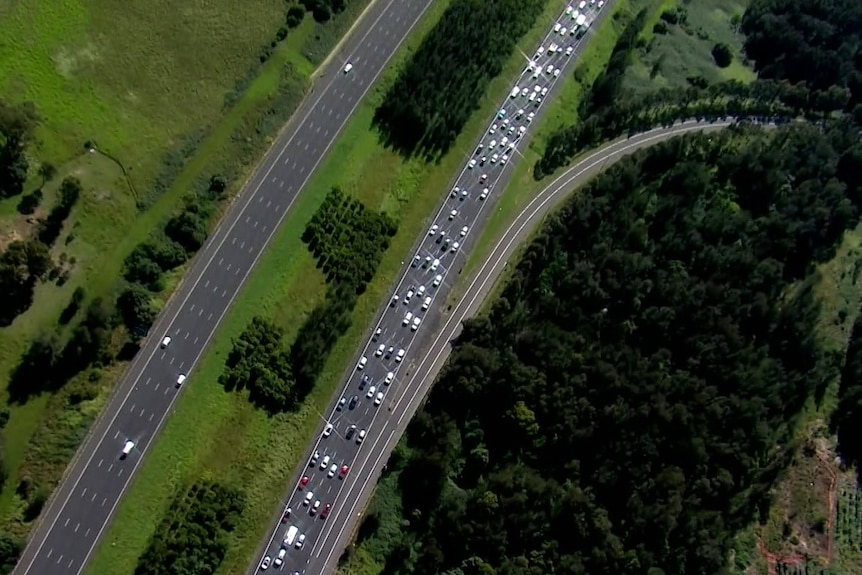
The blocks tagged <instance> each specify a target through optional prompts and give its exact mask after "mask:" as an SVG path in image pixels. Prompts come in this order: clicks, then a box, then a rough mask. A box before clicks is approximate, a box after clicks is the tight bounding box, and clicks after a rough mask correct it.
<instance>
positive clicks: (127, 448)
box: [120, 439, 135, 457]
mask: <svg viewBox="0 0 862 575" xmlns="http://www.w3.org/2000/svg"><path fill="white" fill-rule="evenodd" d="M134 448H135V442H134V441H132V440H131V439H127V440H126V443H124V444H123V452H122V454H121V455H120V457H125V456H127V455H128V454H130V453H131V452H132V449H134Z"/></svg>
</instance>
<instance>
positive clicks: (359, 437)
mask: <svg viewBox="0 0 862 575" xmlns="http://www.w3.org/2000/svg"><path fill="white" fill-rule="evenodd" d="M363 439H365V430H364V429H360V430H359V435H357V436H356V443H357V444H359V443H362V440H363Z"/></svg>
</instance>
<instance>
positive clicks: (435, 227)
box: [428, 224, 440, 236]
mask: <svg viewBox="0 0 862 575" xmlns="http://www.w3.org/2000/svg"><path fill="white" fill-rule="evenodd" d="M439 229H440V226H438V225H437V224H434V225H433V226H431V229H430V230H428V235H429V236H433V235H434V234H436V233H437V230H439Z"/></svg>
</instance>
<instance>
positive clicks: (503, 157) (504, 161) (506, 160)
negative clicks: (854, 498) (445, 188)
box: [500, 154, 509, 164]
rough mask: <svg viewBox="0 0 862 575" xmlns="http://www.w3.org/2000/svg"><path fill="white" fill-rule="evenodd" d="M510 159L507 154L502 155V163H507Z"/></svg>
mask: <svg viewBox="0 0 862 575" xmlns="http://www.w3.org/2000/svg"><path fill="white" fill-rule="evenodd" d="M508 161H509V156H507V155H506V154H503V155H502V156H500V163H501V164H505V163H506V162H508Z"/></svg>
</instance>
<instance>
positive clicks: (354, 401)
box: [347, 395, 359, 409]
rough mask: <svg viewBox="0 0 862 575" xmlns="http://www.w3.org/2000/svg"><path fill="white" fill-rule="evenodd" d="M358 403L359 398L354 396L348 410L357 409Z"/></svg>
mask: <svg viewBox="0 0 862 575" xmlns="http://www.w3.org/2000/svg"><path fill="white" fill-rule="evenodd" d="M357 403H359V396H358V395H354V396H353V397H351V398H350V404H349V405H348V406H347V408H348V409H353V408H354V407H356V404H357Z"/></svg>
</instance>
